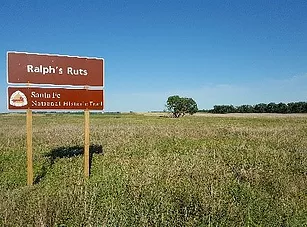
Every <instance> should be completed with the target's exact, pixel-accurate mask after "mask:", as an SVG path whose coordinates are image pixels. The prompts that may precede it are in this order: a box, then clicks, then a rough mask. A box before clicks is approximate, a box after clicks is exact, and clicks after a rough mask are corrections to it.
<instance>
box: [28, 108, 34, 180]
mask: <svg viewBox="0 0 307 227" xmlns="http://www.w3.org/2000/svg"><path fill="white" fill-rule="evenodd" d="M27 184H28V185H29V186H30V185H33V152H32V110H30V109H27Z"/></svg>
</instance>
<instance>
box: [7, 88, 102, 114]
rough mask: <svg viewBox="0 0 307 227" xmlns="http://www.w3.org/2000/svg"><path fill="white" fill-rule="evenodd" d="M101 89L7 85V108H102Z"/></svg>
mask: <svg viewBox="0 0 307 227" xmlns="http://www.w3.org/2000/svg"><path fill="white" fill-rule="evenodd" d="M103 107H104V99H103V90H87V89H65V88H42V87H8V109H9V110H25V109H32V110H85V109H88V110H103Z"/></svg>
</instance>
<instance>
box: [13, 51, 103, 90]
mask: <svg viewBox="0 0 307 227" xmlns="http://www.w3.org/2000/svg"><path fill="white" fill-rule="evenodd" d="M7 81H8V83H23V84H25V83H31V84H52V85H75V86H103V85H104V60H103V59H99V58H87V57H71V56H61V55H50V54H34V53H21V52H8V53H7Z"/></svg>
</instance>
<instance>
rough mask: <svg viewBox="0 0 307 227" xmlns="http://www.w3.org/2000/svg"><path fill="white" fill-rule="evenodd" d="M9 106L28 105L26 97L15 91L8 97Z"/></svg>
mask: <svg viewBox="0 0 307 227" xmlns="http://www.w3.org/2000/svg"><path fill="white" fill-rule="evenodd" d="M10 104H11V105H12V106H17V107H20V106H26V105H27V104H28V101H27V97H26V96H25V94H24V93H22V92H21V91H15V92H14V93H13V94H12V95H11V97H10Z"/></svg>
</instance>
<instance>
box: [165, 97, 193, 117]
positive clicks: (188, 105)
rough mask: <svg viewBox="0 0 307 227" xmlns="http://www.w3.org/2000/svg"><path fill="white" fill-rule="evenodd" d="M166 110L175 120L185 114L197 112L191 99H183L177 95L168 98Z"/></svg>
mask: <svg viewBox="0 0 307 227" xmlns="http://www.w3.org/2000/svg"><path fill="white" fill-rule="evenodd" d="M166 108H167V110H168V111H170V112H171V113H172V114H173V116H174V117H175V118H178V117H180V116H184V115H185V114H191V115H192V114H194V113H196V112H197V111H198V108H197V103H196V102H195V101H194V100H193V99H192V98H183V97H179V96H178V95H173V96H170V97H168V99H167V101H166Z"/></svg>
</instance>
